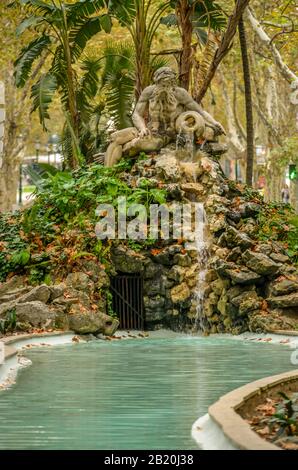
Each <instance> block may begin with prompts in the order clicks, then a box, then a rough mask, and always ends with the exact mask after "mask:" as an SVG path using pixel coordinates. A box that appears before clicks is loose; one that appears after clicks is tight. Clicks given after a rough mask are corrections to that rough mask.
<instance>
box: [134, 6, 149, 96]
mask: <svg viewBox="0 0 298 470" xmlns="http://www.w3.org/2000/svg"><path fill="white" fill-rule="evenodd" d="M136 6H137V10H136V20H135V25H136V35H135V38H134V39H135V41H134V43H135V49H136V88H135V97H136V100H138V99H139V97H140V95H141V93H142V91H143V90H144V88H145V87H146V86H147V85H149V83H148V69H149V51H148V44H146V17H145V5H144V3H143V2H141V3H140V4H139V2H136Z"/></svg>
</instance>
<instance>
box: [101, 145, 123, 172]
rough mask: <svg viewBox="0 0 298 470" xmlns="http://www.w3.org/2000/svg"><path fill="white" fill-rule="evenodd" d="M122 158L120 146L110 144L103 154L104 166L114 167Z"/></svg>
mask: <svg viewBox="0 0 298 470" xmlns="http://www.w3.org/2000/svg"><path fill="white" fill-rule="evenodd" d="M121 157H122V145H120V144H117V142H112V143H111V144H110V145H109V146H108V148H107V151H106V154H105V166H113V165H115V164H116V163H117V162H118V161H119V160H120V158H121Z"/></svg>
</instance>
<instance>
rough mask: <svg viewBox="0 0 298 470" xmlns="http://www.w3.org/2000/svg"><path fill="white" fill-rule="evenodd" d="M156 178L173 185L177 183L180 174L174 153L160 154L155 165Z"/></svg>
mask: <svg viewBox="0 0 298 470" xmlns="http://www.w3.org/2000/svg"><path fill="white" fill-rule="evenodd" d="M155 169H156V173H157V176H158V177H159V178H160V179H162V180H164V181H166V182H168V183H175V182H177V181H179V179H180V176H181V172H180V168H179V164H178V162H177V159H176V157H175V154H174V152H171V151H167V152H166V153H164V154H161V155H160V156H159V157H158V159H157V161H156V165H155Z"/></svg>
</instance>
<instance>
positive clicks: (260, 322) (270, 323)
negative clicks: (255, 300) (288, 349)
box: [248, 311, 298, 333]
mask: <svg viewBox="0 0 298 470" xmlns="http://www.w3.org/2000/svg"><path fill="white" fill-rule="evenodd" d="M297 326H298V321H297V320H295V319H294V318H293V317H292V316H288V315H286V314H282V313H281V312H280V311H272V312H270V313H268V312H264V311H263V312H262V311H259V312H256V313H254V314H252V315H250V316H249V317H248V329H249V331H252V332H253V333H264V332H269V333H274V331H276V330H285V331H288V330H291V331H293V330H296V329H297Z"/></svg>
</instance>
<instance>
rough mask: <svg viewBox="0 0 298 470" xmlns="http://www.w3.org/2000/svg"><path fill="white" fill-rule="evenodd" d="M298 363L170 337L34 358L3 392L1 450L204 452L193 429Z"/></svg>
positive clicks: (253, 347)
mask: <svg viewBox="0 0 298 470" xmlns="http://www.w3.org/2000/svg"><path fill="white" fill-rule="evenodd" d="M290 355H291V350H290V348H289V347H288V346H286V345H279V344H270V343H266V344H260V343H259V342H256V341H248V340H247V341H245V340H244V341H237V340H235V339H233V338H229V337H217V336H216V335H215V336H211V337H199V336H187V335H182V334H175V333H170V332H169V333H166V332H155V333H154V332H153V333H151V334H150V338H147V339H141V338H140V339H133V340H119V341H116V340H115V341H94V342H89V343H79V344H73V345H63V346H62V345H61V346H55V347H48V348H42V349H39V350H37V349H32V350H29V351H26V356H27V357H28V358H29V359H31V361H32V362H33V365H32V366H30V367H27V368H26V369H22V370H20V372H19V374H18V379H17V384H15V385H13V386H12V387H11V388H10V389H9V390H6V391H1V392H0V449H106V450H113V449H119V450H120V449H148V450H150V449H155V450H159V449H171V450H173V449H180V450H183V449H196V448H197V446H196V443H195V442H194V441H193V440H192V437H191V427H192V424H193V422H194V421H195V420H196V419H197V418H198V417H199V416H201V415H204V414H205V413H206V412H207V409H208V406H209V405H210V404H211V403H213V402H214V401H215V400H217V399H218V398H219V397H220V396H221V395H223V394H225V393H227V392H228V391H230V390H232V389H234V388H236V387H239V386H241V385H243V384H245V383H247V382H250V381H252V380H256V379H258V378H261V377H264V376H267V375H272V374H277V373H280V372H283V371H287V370H291V369H294V366H293V365H291V362H290ZM296 367H297V366H296Z"/></svg>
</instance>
